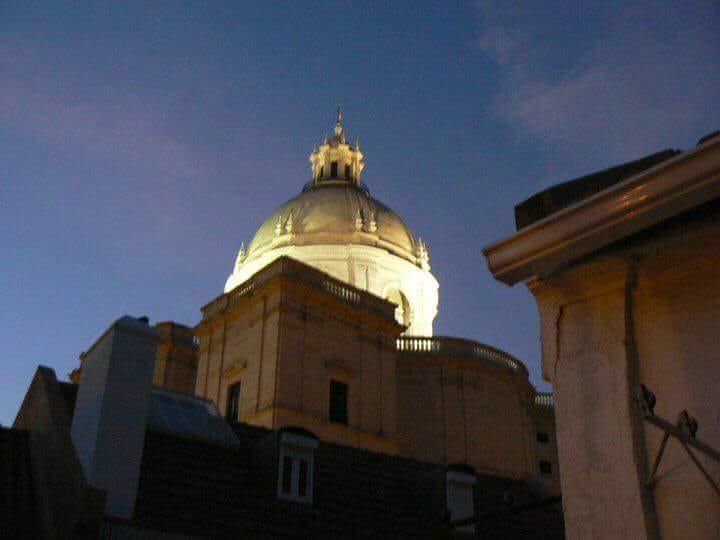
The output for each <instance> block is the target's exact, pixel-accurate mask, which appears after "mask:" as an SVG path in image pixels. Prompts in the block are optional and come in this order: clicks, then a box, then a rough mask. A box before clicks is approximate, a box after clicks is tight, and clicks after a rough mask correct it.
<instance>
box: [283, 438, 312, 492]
mask: <svg viewBox="0 0 720 540" xmlns="http://www.w3.org/2000/svg"><path fill="white" fill-rule="evenodd" d="M317 447H318V441H317V440H316V439H312V438H310V437H304V436H302V435H295V434H292V433H283V434H281V437H280V449H279V454H278V481H277V497H278V499H281V500H285V501H291V502H295V503H302V504H312V502H313V492H314V487H315V486H314V484H315V450H316V449H317ZM302 463H305V464H306V469H305V483H304V489H302V488H303V486H301V485H300V480H301V476H302V473H301V469H302V465H301V464H302ZM288 464H289V466H290V472H289V480H290V491H286V489H285V488H286V483H287V482H286V480H287V479H288V476H286V474H287V467H288ZM302 491H304V492H305V493H302Z"/></svg>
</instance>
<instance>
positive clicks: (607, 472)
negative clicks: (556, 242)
mask: <svg viewBox="0 0 720 540" xmlns="http://www.w3.org/2000/svg"><path fill="white" fill-rule="evenodd" d="M717 216H718V205H717V204H715V205H714V206H710V207H707V206H706V207H705V208H702V209H699V210H696V211H693V212H691V213H689V214H687V215H685V216H682V217H681V218H676V219H675V220H673V221H672V222H668V223H666V224H664V225H662V226H659V227H656V228H654V229H653V230H650V231H647V232H645V233H643V234H641V235H637V236H636V237H634V238H632V239H631V240H629V241H626V242H624V243H623V244H622V245H616V246H614V248H612V249H606V250H605V251H604V252H603V253H600V254H597V255H596V256H594V257H592V258H589V259H588V260H586V261H584V262H583V263H582V264H576V265H574V266H573V267H571V268H568V269H565V270H563V271H561V272H557V273H555V274H553V275H552V276H548V277H545V278H543V279H542V280H537V281H535V282H533V283H530V284H529V286H530V288H531V290H532V291H533V294H534V295H535V297H536V299H537V302H538V306H539V310H540V316H541V330H542V332H541V333H542V342H543V373H544V376H545V377H546V378H547V379H549V380H551V381H552V382H553V388H554V392H555V404H556V414H557V425H558V428H557V436H558V444H559V457H560V463H561V465H562V469H561V483H562V491H563V495H564V499H563V500H564V506H565V520H566V529H567V534H568V537H569V538H588V537H594V538H619V537H625V538H656V537H658V536H660V537H663V538H699V539H701V538H708V539H709V538H718V537H720V497H718V496H717V494H716V493H715V492H714V491H713V490H712V488H711V486H710V484H709V483H708V482H707V481H706V479H705V478H704V477H703V476H702V475H701V473H700V471H699V470H698V469H697V468H696V467H695V466H694V464H693V463H692V462H691V460H690V458H689V457H688V456H687V455H686V454H685V452H684V451H683V449H682V447H681V446H680V444H679V443H678V441H677V440H674V439H671V440H670V443H669V445H668V448H667V451H666V453H665V456H664V458H663V461H662V464H661V466H660V469H659V476H658V479H657V483H656V485H655V486H654V487H653V488H652V489H650V488H648V487H647V486H646V478H647V474H648V469H649V467H650V466H651V465H652V462H653V461H654V459H655V456H656V454H657V450H658V447H659V444H660V441H661V439H662V435H663V433H662V431H660V430H659V429H657V428H656V427H654V426H652V425H650V424H648V423H646V422H645V421H644V420H643V419H642V417H641V414H640V411H639V407H638V405H637V402H636V401H635V395H636V391H637V385H638V384H639V383H641V382H642V383H643V384H645V385H646V386H647V387H648V388H650V389H651V390H652V391H653V392H655V394H656V395H657V399H658V404H657V406H656V414H658V415H659V416H662V417H664V418H666V419H667V420H669V421H671V422H673V423H674V422H675V421H676V420H677V416H678V413H679V412H680V411H682V410H683V409H687V410H688V412H689V413H690V414H691V415H692V416H694V417H695V418H697V420H698V422H699V425H700V429H699V432H698V437H699V438H700V439H701V440H703V441H704V442H706V443H708V444H709V445H711V446H713V447H714V448H720V422H718V419H720V401H719V400H718V389H720V370H718V359H719V358H720V352H719V351H720V332H718V321H720V300H718V299H719V298H720V242H719V241H718V238H720V221H719V220H718V218H717ZM698 459H699V460H700V461H701V462H702V464H703V466H704V467H706V469H707V470H708V471H709V473H710V474H711V476H713V477H714V478H715V479H716V481H717V480H718V479H720V464H717V463H714V462H712V461H711V460H710V459H709V458H705V457H703V456H700V455H699V457H698Z"/></svg>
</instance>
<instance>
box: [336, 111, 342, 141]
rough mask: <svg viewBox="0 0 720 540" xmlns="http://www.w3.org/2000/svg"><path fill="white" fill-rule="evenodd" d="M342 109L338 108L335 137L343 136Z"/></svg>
mask: <svg viewBox="0 0 720 540" xmlns="http://www.w3.org/2000/svg"><path fill="white" fill-rule="evenodd" d="M342 130H343V128H342V109H341V108H340V105H338V108H337V124H335V136H336V137H338V138H339V137H340V135H342Z"/></svg>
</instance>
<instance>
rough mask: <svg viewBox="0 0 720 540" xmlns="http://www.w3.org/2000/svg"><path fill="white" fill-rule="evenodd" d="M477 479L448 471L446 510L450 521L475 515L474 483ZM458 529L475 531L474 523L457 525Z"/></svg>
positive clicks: (469, 531)
mask: <svg viewBox="0 0 720 540" xmlns="http://www.w3.org/2000/svg"><path fill="white" fill-rule="evenodd" d="M476 483H477V479H476V478H475V477H474V476H472V475H469V474H464V473H458V472H448V473H447V478H446V490H447V501H446V504H447V510H448V512H449V513H450V521H451V522H452V521H457V520H460V519H466V518H471V517H473V516H474V515H475V493H474V489H475V484H476ZM457 529H458V530H460V531H464V532H468V533H473V534H474V533H475V525H473V524H470V525H464V526H461V527H457Z"/></svg>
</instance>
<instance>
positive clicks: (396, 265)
mask: <svg viewBox="0 0 720 540" xmlns="http://www.w3.org/2000/svg"><path fill="white" fill-rule="evenodd" d="M341 120H342V116H341V114H340V113H339V112H338V120H337V124H336V126H335V129H334V135H333V137H331V138H328V137H325V140H324V142H323V144H322V145H321V146H320V147H319V148H318V147H317V146H316V147H315V148H314V150H313V152H312V154H311V155H310V163H311V166H312V180H311V181H310V182H308V183H307V184H306V185H305V187H304V188H303V190H302V192H301V193H300V194H299V195H297V196H296V197H293V198H292V199H290V200H289V201H287V202H286V203H285V204H283V205H282V206H280V207H279V208H278V209H276V210H275V211H274V212H273V213H272V214H270V215H269V216H268V218H267V219H266V220H265V221H264V222H263V224H262V225H261V226H260V228H259V229H258V231H257V232H256V233H255V236H254V237H253V239H252V241H251V242H250V245H249V246H248V248H247V250H246V249H245V246H244V244H243V246H242V247H241V248H240V251H239V252H238V255H237V258H236V262H235V268H234V270H233V273H232V274H231V275H230V277H229V278H228V280H227V283H226V285H225V292H228V291H230V290H231V289H233V288H235V287H236V286H237V285H239V284H241V283H243V282H244V281H246V280H247V279H248V278H250V276H252V275H253V274H255V273H256V272H257V271H259V270H260V269H261V268H263V267H265V266H267V265H268V264H270V263H271V262H272V261H274V260H275V259H277V258H278V257H281V256H283V255H285V256H290V257H292V258H294V259H297V260H300V261H302V262H304V263H306V264H309V265H311V266H314V267H315V268H318V269H319V270H322V271H323V272H326V273H328V274H330V275H331V276H333V277H335V278H337V279H340V280H342V281H345V282H347V283H349V284H351V285H353V286H355V287H357V288H359V289H363V290H367V291H369V292H371V293H373V294H376V295H378V296H381V297H383V298H385V299H388V300H390V301H392V302H394V303H395V304H396V305H397V306H398V308H397V311H396V317H397V319H398V321H399V322H400V323H402V324H404V325H405V326H407V327H408V329H407V330H406V332H405V333H406V334H408V335H423V336H430V335H432V323H433V319H434V318H435V315H436V314H437V305H438V282H437V280H436V279H435V277H434V276H433V275H432V274H431V273H430V264H429V256H428V251H427V246H426V245H425V243H424V242H423V241H422V240H420V239H418V238H416V237H415V236H414V235H413V233H412V232H411V231H410V229H409V228H408V226H407V225H405V223H404V222H403V220H402V219H401V218H400V217H399V216H398V215H397V214H396V213H395V212H394V211H393V210H391V209H390V208H388V207H387V206H386V205H384V204H383V203H381V202H380V201H378V200H377V199H374V198H373V197H372V196H371V195H370V192H369V191H368V189H367V187H366V186H365V185H364V184H362V183H361V182H360V174H361V172H362V170H363V168H364V167H365V164H364V162H363V157H364V156H363V154H362V152H360V148H359V145H358V143H357V142H356V143H355V144H354V145H350V144H348V143H347V141H346V138H345V135H344V133H343V126H342V123H341Z"/></svg>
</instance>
